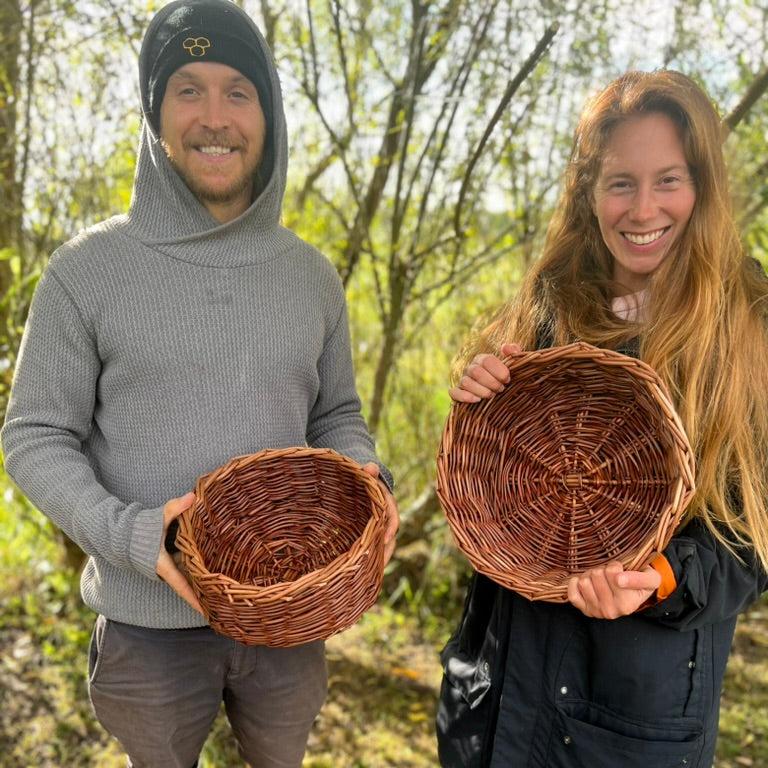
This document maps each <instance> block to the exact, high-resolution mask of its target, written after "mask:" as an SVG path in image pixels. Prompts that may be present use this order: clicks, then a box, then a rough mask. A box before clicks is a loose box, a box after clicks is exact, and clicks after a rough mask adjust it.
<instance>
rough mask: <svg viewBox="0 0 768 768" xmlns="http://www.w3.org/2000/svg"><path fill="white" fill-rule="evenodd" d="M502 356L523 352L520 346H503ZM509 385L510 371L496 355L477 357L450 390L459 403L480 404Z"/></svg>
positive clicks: (450, 393) (452, 396)
mask: <svg viewBox="0 0 768 768" xmlns="http://www.w3.org/2000/svg"><path fill="white" fill-rule="evenodd" d="M500 351H501V355H502V356H503V357H508V356H509V355H517V354H520V352H522V351H523V350H522V347H521V346H520V345H519V344H502V345H501V350H500ZM508 383H509V370H508V369H507V366H506V365H504V363H502V362H501V360H500V359H499V358H498V357H496V355H489V354H482V355H476V356H475V357H474V358H473V359H472V362H471V363H470V364H469V365H468V366H467V369H466V370H465V371H464V374H463V375H462V377H461V379H460V380H459V383H458V385H457V386H455V387H451V389H449V390H448V394H449V395H450V396H451V399H452V400H455V401H456V402H457V403H479V402H480V401H481V400H483V399H485V398H488V397H493V396H494V395H495V394H497V393H498V392H501V391H502V390H503V389H504V386H505V385H506V384H508Z"/></svg>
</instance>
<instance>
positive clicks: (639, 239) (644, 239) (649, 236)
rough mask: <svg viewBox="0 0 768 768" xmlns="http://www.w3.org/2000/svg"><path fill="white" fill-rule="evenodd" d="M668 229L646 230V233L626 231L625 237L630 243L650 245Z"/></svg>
mask: <svg viewBox="0 0 768 768" xmlns="http://www.w3.org/2000/svg"><path fill="white" fill-rule="evenodd" d="M666 231H667V230H666V229H657V230H656V231H655V232H646V233H645V234H644V235H636V234H634V233H633V232H625V233H624V237H626V238H627V240H629V242H630V243H634V244H635V245H648V243H652V242H653V241H654V240H658V239H659V238H660V237H661V236H662V235H663V234H664V233H665V232H666Z"/></svg>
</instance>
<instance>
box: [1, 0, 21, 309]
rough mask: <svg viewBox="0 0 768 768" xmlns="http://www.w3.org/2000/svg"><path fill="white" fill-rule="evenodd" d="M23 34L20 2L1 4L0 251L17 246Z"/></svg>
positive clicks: (4, 284) (6, 277)
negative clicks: (17, 153)
mask: <svg viewBox="0 0 768 768" xmlns="http://www.w3.org/2000/svg"><path fill="white" fill-rule="evenodd" d="M22 31H23V26H22V16H21V8H20V7H19V2H18V0H2V2H0V249H3V248H13V247H17V246H18V242H17V233H18V231H19V220H20V218H21V200H20V195H19V186H18V180H17V178H16V148H17V136H16V122H17V101H18V94H19V75H20V71H19V57H20V55H21V35H22ZM10 281H11V270H10V267H9V264H8V261H7V260H5V261H0V296H4V295H5V294H6V292H7V290H8V288H9V286H10Z"/></svg>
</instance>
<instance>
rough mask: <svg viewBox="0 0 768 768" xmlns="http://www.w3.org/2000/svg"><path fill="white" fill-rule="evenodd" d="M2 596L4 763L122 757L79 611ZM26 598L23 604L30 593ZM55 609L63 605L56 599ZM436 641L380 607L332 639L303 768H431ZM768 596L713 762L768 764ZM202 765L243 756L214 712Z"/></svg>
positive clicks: (749, 623)
mask: <svg viewBox="0 0 768 768" xmlns="http://www.w3.org/2000/svg"><path fill="white" fill-rule="evenodd" d="M23 604H24V601H23V600H20V599H19V598H14V599H11V600H10V601H6V606H4V607H6V608H7V609H8V610H6V611H3V619H2V623H0V649H1V650H2V661H0V765H2V766H3V768H62V767H63V766H66V768H81V767H82V768H117V766H123V765H124V762H123V759H122V758H121V757H120V752H119V750H118V749H117V747H116V745H115V744H114V743H113V742H111V741H110V740H109V739H108V738H106V736H105V734H104V733H103V732H102V730H101V728H100V727H99V726H98V724H97V723H95V722H94V721H93V719H92V717H91V715H90V711H89V709H88V706H87V699H86V694H85V681H84V678H83V672H84V670H85V666H86V649H87V634H88V628H87V623H88V621H89V616H88V614H87V613H86V612H85V611H82V610H81V609H79V608H77V607H76V606H75V605H73V604H72V605H68V604H67V603H66V602H64V603H61V604H59V605H58V606H56V605H54V606H53V608H54V611H53V612H52V613H50V614H48V615H38V614H35V613H33V614H32V615H29V613H28V612H26V613H25V612H22V611H20V610H19V608H21V607H23ZM27 605H28V606H29V603H27ZM57 607H58V611H56V610H55V609H56V608H57ZM437 645H438V643H437V642H428V641H425V640H424V632H423V631H422V629H421V628H420V627H419V625H418V624H417V622H416V621H415V620H413V619H409V618H407V617H406V616H404V615H403V614H400V613H397V612H395V611H393V610H391V609H386V608H376V609H375V610H373V611H371V612H370V613H369V614H368V615H367V616H366V617H365V618H364V620H363V621H362V622H361V623H360V624H359V625H358V626H356V627H354V628H353V629H351V630H348V631H347V632H345V633H343V634H341V635H337V636H336V637H334V638H331V640H330V641H329V642H328V661H329V680H330V690H329V698H328V701H327V703H326V705H325V707H324V708H323V711H322V713H321V715H320V717H319V718H318V721H317V723H316V725H315V728H314V729H313V731H312V734H311V737H310V742H309V749H308V753H307V757H306V759H305V761H304V768H390V767H392V768H395V767H396V768H427V767H428V766H429V767H430V768H433V767H434V766H435V765H436V764H437V759H436V755H435V742H434V729H433V721H434V711H435V702H436V698H437V691H438V686H439V682H440V670H439V665H438V660H437V650H438V648H437ZM767 651H768V603H766V602H763V603H759V604H757V605H756V606H755V607H754V608H753V609H752V610H751V611H749V612H748V613H747V614H746V615H745V616H744V617H742V619H741V620H740V622H739V626H738V630H737V635H736V639H735V642H734V650H733V653H732V656H731V660H730V663H729V665H728V674H727V678H726V684H725V693H724V695H723V709H722V717H721V735H720V742H719V749H718V761H717V763H716V766H717V768H743V767H744V766H747V767H749V766H752V767H753V768H766V766H768V739H767V738H766V735H767V734H768V663H766V652H767ZM201 762H202V767H201V768H229V766H232V767H233V768H234V767H235V766H239V765H240V763H239V761H238V760H237V757H236V754H235V752H234V749H233V746H232V742H231V738H230V736H229V732H228V728H227V725H226V721H225V720H224V718H223V717H221V718H219V720H218V721H217V724H216V728H215V732H214V735H213V736H212V738H211V739H210V740H209V742H208V744H207V746H206V751H205V753H204V756H203V760H202V761H201Z"/></svg>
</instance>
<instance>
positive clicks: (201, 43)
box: [182, 37, 211, 57]
mask: <svg viewBox="0 0 768 768" xmlns="http://www.w3.org/2000/svg"><path fill="white" fill-rule="evenodd" d="M182 45H183V46H184V50H185V51H187V52H188V53H189V55H190V56H195V57H199V56H205V52H206V51H207V50H208V49H209V48H210V47H211V41H210V40H209V39H208V38H207V37H188V38H187V39H186V40H185V41H184V42H183V43H182Z"/></svg>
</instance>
